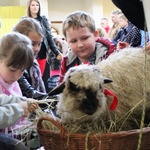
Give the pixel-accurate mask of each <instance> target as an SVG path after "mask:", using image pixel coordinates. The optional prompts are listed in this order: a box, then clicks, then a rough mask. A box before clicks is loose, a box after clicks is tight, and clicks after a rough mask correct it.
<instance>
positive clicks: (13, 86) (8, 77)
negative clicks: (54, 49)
mask: <svg viewBox="0 0 150 150" xmlns="http://www.w3.org/2000/svg"><path fill="white" fill-rule="evenodd" d="M33 58H34V55H33V51H32V45H31V41H30V40H29V39H28V38H27V37H26V36H24V35H22V34H20V33H15V32H12V33H8V34H5V35H3V36H2V38H1V40H0V68H1V70H0V94H1V95H0V96H1V97H0V105H1V107H0V110H1V117H0V129H4V128H5V129H6V127H10V126H11V125H14V124H15V126H14V127H13V128H16V127H17V124H16V122H17V121H19V122H20V120H19V119H20V118H21V117H26V116H27V115H28V110H29V111H30V112H33V111H34V109H36V108H37V106H38V105H37V103H36V101H34V103H33V104H32V105H30V107H28V105H27V101H26V100H27V99H26V98H23V97H22V98H21V97H18V98H17V96H22V93H21V90H20V87H19V85H18V83H17V80H18V79H19V78H20V76H21V75H22V73H23V72H24V69H26V68H29V67H30V66H31V65H32V64H33ZM2 94H5V95H2ZM6 95H10V97H6ZM14 95H17V96H16V97H14ZM28 100H30V101H31V102H33V100H32V99H28ZM8 114H9V115H8ZM12 118H13V119H12ZM11 128H12V127H11ZM6 141H8V142H6ZM17 143H18V141H17V140H15V139H13V138H11V137H10V136H7V135H6V134H2V133H0V145H1V146H0V147H1V149H2V150H3V149H7V150H9V149H12V150H15V149H17V150H21V149H22V150H23V149H25V146H24V145H23V143H22V144H19V145H17Z"/></svg>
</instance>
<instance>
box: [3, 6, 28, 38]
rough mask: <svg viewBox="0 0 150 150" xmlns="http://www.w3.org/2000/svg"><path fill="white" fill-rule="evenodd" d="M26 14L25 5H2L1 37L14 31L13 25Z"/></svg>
mask: <svg viewBox="0 0 150 150" xmlns="http://www.w3.org/2000/svg"><path fill="white" fill-rule="evenodd" d="M25 15H26V7H25V6H0V21H1V28H0V37H1V36H2V35H3V34H5V33H8V32H10V31H12V28H13V26H14V25H15V24H16V23H17V22H18V21H19V20H20V18H21V17H22V16H25Z"/></svg>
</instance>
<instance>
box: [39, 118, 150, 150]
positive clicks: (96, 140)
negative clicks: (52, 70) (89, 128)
mask: <svg viewBox="0 0 150 150" xmlns="http://www.w3.org/2000/svg"><path fill="white" fill-rule="evenodd" d="M43 120H47V121H50V122H51V123H53V124H54V125H55V126H56V127H58V128H59V129H60V131H53V130H45V129H43V128H42V121H43ZM37 131H38V133H39V136H40V138H41V140H42V142H43V146H44V148H45V150H137V146H138V140H139V133H140V131H139V130H130V131H123V132H116V133H99V134H68V133H66V131H65V129H64V128H63V127H62V126H61V125H60V124H59V123H58V122H56V121H55V120H53V119H52V118H49V117H41V118H40V119H39V121H38V124H37ZM141 142H142V143H141V145H140V150H150V127H147V128H143V134H142V141H141Z"/></svg>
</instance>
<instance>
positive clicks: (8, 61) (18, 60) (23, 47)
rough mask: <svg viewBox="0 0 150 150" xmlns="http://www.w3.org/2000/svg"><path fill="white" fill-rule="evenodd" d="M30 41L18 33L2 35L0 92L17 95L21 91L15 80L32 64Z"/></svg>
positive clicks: (0, 42) (19, 94)
mask: <svg viewBox="0 0 150 150" xmlns="http://www.w3.org/2000/svg"><path fill="white" fill-rule="evenodd" d="M33 59H34V55H33V50H32V44H31V41H30V40H29V39H28V38H27V37H26V36H23V35H21V34H19V33H15V32H12V33H9V34H5V35H3V37H2V38H1V40H0V68H1V69H0V94H2V93H3V94H6V95H18V96H21V95H22V92H21V90H20V87H19V85H18V82H17V80H18V79H19V78H20V77H21V76H22V74H23V72H24V70H25V69H27V68H29V67H31V66H32V64H33Z"/></svg>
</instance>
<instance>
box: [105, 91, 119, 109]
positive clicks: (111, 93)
mask: <svg viewBox="0 0 150 150" xmlns="http://www.w3.org/2000/svg"><path fill="white" fill-rule="evenodd" d="M104 94H105V95H106V96H107V95H109V96H113V102H112V104H111V105H110V107H109V109H110V110H115V109H116V107H117V105H118V97H117V96H116V95H115V94H114V93H113V92H112V91H110V90H107V89H105V90H104Z"/></svg>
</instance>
